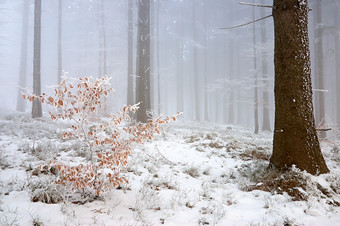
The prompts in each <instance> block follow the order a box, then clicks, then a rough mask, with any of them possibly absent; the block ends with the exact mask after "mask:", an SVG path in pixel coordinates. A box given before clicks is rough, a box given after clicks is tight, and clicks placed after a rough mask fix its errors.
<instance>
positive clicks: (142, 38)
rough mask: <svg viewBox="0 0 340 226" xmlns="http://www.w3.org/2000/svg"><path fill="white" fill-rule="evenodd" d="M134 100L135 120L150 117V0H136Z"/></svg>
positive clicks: (143, 119) (142, 120) (144, 120)
mask: <svg viewBox="0 0 340 226" xmlns="http://www.w3.org/2000/svg"><path fill="white" fill-rule="evenodd" d="M137 46H138V48H137V50H138V52H137V65H138V67H137V77H136V89H137V90H136V100H137V102H138V103H140V105H139V110H138V111H137V115H136V116H137V121H138V122H142V123H145V122H147V121H148V120H149V119H150V115H149V114H148V111H149V110H150V109H151V103H150V88H151V87H150V0H139V1H138V31H137Z"/></svg>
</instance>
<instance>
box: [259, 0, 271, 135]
mask: <svg viewBox="0 0 340 226" xmlns="http://www.w3.org/2000/svg"><path fill="white" fill-rule="evenodd" d="M261 4H262V5H264V4H265V2H264V0H262V1H261ZM264 16H265V10H264V8H262V9H261V18H262V17H264ZM261 42H262V79H263V93H262V96H263V106H262V111H263V117H262V130H263V131H271V129H270V114H269V94H268V90H269V87H268V63H267V50H266V47H265V45H266V43H267V36H266V22H265V20H263V21H262V22H261Z"/></svg>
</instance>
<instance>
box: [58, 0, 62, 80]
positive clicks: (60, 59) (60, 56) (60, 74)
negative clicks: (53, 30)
mask: <svg viewBox="0 0 340 226" xmlns="http://www.w3.org/2000/svg"><path fill="white" fill-rule="evenodd" d="M58 8H59V9H58V84H60V82H61V76H63V72H62V68H63V59H62V46H61V44H62V31H63V30H62V25H63V24H62V18H63V17H62V16H63V15H62V12H63V1H62V0H59V5H58Z"/></svg>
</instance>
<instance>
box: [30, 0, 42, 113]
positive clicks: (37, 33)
mask: <svg viewBox="0 0 340 226" xmlns="http://www.w3.org/2000/svg"><path fill="white" fill-rule="evenodd" d="M40 46H41V0H35V3H34V50H33V52H34V53H33V93H34V94H35V95H37V96H40V94H41V81H40ZM41 116H42V109H41V103H40V101H39V100H34V101H33V104H32V117H33V118H37V117H41Z"/></svg>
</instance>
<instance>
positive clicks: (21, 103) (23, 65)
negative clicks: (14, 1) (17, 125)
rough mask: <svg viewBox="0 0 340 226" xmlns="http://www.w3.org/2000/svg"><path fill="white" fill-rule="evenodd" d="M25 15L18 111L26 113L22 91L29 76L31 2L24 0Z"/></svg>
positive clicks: (23, 20) (23, 16)
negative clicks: (27, 75) (28, 52)
mask: <svg viewBox="0 0 340 226" xmlns="http://www.w3.org/2000/svg"><path fill="white" fill-rule="evenodd" d="M23 1H24V4H23V15H22V29H21V30H22V33H21V53H20V54H21V56H20V70H19V87H18V99H17V111H21V112H24V111H25V109H26V101H25V100H24V99H23V98H22V91H23V90H22V89H23V88H25V87H26V74H27V39H28V21H29V2H30V1H28V0H23Z"/></svg>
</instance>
